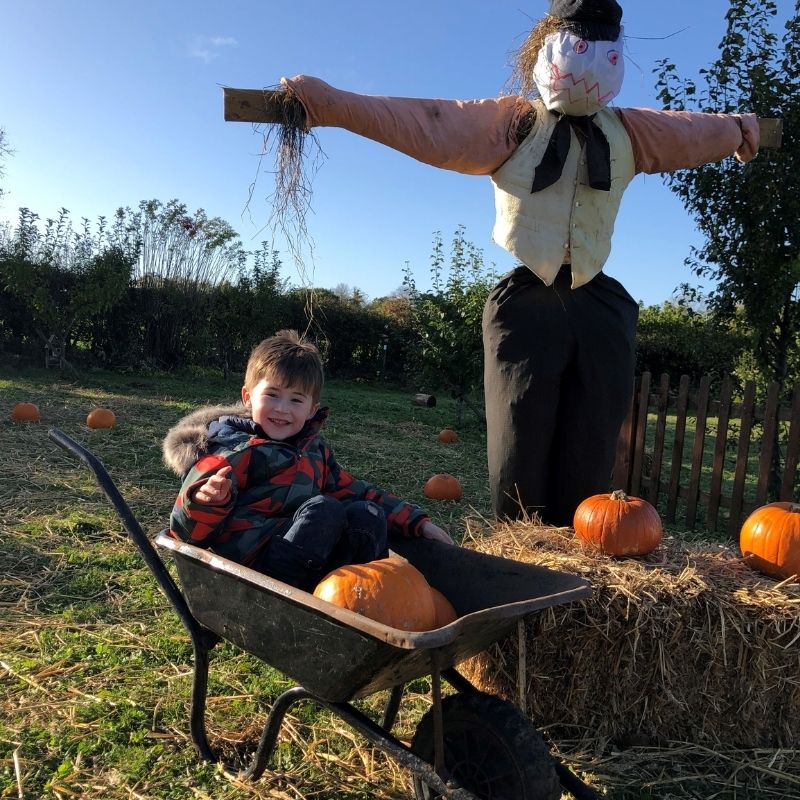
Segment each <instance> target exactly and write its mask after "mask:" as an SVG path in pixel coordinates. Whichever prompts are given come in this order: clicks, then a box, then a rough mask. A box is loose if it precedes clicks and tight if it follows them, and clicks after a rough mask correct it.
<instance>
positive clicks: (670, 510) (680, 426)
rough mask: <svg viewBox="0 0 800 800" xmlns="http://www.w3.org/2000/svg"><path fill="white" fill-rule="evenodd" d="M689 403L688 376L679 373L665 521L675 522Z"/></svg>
mask: <svg viewBox="0 0 800 800" xmlns="http://www.w3.org/2000/svg"><path fill="white" fill-rule="evenodd" d="M688 405H689V376H688V375H681V382H680V385H679V387H678V408H677V417H676V419H675V444H674V446H673V448H672V463H671V464H670V470H669V494H668V496H667V522H675V511H676V509H677V507H678V495H679V494H680V489H681V466H682V464H683V437H684V435H685V433H686V410H687V408H688Z"/></svg>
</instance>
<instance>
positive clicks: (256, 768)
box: [239, 686, 316, 781]
mask: <svg viewBox="0 0 800 800" xmlns="http://www.w3.org/2000/svg"><path fill="white" fill-rule="evenodd" d="M309 698H311V699H312V700H313V699H316V698H315V697H314V695H312V694H311V693H310V692H308V691H307V690H306V689H304V688H303V687H302V686H293V687H292V688H291V689H287V690H286V691H285V692H284V693H283V694H282V695H281V696H280V697H278V699H277V700H276V701H275V702H274V703H273V704H272V709H271V710H270V712H269V714H268V715H267V721H266V722H265V723H264V730H263V732H262V733H261V740H260V741H259V743H258V747H257V748H256V752H255V753H254V754H253V760H252V761H251V762H250V766H249V767H248V768H247V769H246V770H243V771H242V772H240V773H239V777H240V778H243V779H247V778H249V779H251V780H254V781H255V780H258V779H259V778H260V777H261V776H262V775H263V774H264V770H265V769H266V768H267V763H268V762H269V759H270V757H271V756H272V752H273V750H275V743H276V742H277V741H278V733H279V732H280V729H281V724H282V723H283V718H284V717H285V716H286V714H287V713H288V711H289V709H290V708H291V707H292V706H293V705H295V703H299V702H300V701H301V700H307V699H309Z"/></svg>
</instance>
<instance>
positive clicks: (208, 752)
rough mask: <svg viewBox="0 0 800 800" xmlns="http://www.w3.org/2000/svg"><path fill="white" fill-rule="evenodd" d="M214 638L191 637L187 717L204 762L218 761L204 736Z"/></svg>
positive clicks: (206, 737)
mask: <svg viewBox="0 0 800 800" xmlns="http://www.w3.org/2000/svg"><path fill="white" fill-rule="evenodd" d="M217 641H218V638H217V637H216V636H213V637H206V636H204V635H203V634H202V633H200V634H199V635H194V634H193V635H192V646H193V648H194V679H193V682H192V706H191V711H190V716H189V729H190V731H191V734H192V741H193V742H194V745H195V747H196V748H197V752H198V753H199V754H200V758H202V759H203V760H204V761H214V762H216V761H218V760H219V759H218V758H217V756H216V754H215V753H214V751H213V750H212V749H211V745H209V743H208V736H207V735H206V697H207V695H208V653H209V651H210V649H211V648H212V647H213V646H214V645H215V644H216V643H217Z"/></svg>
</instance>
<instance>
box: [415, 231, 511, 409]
mask: <svg viewBox="0 0 800 800" xmlns="http://www.w3.org/2000/svg"><path fill="white" fill-rule="evenodd" d="M495 282H496V275H495V274H494V272H493V271H492V270H491V269H490V268H489V269H487V268H486V267H485V266H484V263H483V251H482V250H480V248H478V247H476V246H475V245H474V244H473V243H472V242H468V241H467V240H466V238H465V229H464V226H463V225H459V226H458V228H457V229H456V232H455V234H454V236H453V241H452V245H451V253H450V266H449V269H446V268H445V255H444V245H443V242H442V234H441V232H439V231H436V232H435V233H434V238H433V252H432V253H431V283H432V287H433V289H432V291H430V292H419V291H418V290H417V286H416V281H415V279H414V275H413V273H412V271H411V269H410V267H409V265H408V264H406V269H405V275H404V280H403V285H404V287H405V288H406V290H407V291H408V292H409V297H410V304H411V327H412V329H413V330H414V332H415V334H416V336H417V340H418V342H419V345H418V362H419V367H420V372H421V374H422V377H423V379H426V380H429V381H430V382H432V383H433V384H438V385H441V384H442V382H444V384H445V385H446V386H447V388H449V389H450V390H451V391H452V392H453V395H454V396H455V397H456V398H457V399H458V422H459V424H460V422H461V416H462V413H463V406H464V405H465V404H467V405H470V407H471V408H472V409H473V411H475V413H476V415H477V416H479V417H480V418H481V419H482V418H483V417H482V414H481V413H480V412H479V411H477V409H476V408H475V407H474V406H473V405H472V403H471V401H470V399H469V394H470V392H472V391H474V390H476V389H478V388H480V387H481V386H482V383H483V337H482V329H481V320H482V317H483V307H484V305H485V304H486V298H487V297H488V295H489V292H490V291H491V288H492V286H494V284H495Z"/></svg>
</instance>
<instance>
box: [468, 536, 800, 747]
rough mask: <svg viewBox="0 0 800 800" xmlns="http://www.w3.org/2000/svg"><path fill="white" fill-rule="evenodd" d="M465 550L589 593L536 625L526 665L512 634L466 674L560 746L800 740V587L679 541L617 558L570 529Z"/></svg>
mask: <svg viewBox="0 0 800 800" xmlns="http://www.w3.org/2000/svg"><path fill="white" fill-rule="evenodd" d="M466 546H468V547H474V548H475V549H478V550H481V551H483V552H489V553H494V554H496V555H502V556H505V557H507V558H514V559H517V560H520V561H526V562H532V563H536V564H540V565H542V566H547V567H551V568H553V569H560V570H565V571H568V572H573V573H577V574H579V575H581V576H582V577H585V578H587V579H588V580H589V581H590V582H591V583H592V586H593V594H592V597H591V598H589V599H586V600H583V601H580V602H576V603H572V604H569V605H564V606H557V607H555V608H551V609H547V610H545V611H543V612H539V613H538V614H534V615H532V616H531V617H529V618H527V619H526V620H525V634H524V636H525V638H524V641H523V647H522V648H521V649H522V653H520V647H519V641H520V637H519V636H511V637H509V638H508V639H506V640H504V641H502V642H499V643H497V644H495V645H494V646H492V647H491V648H490V649H489V650H487V651H486V652H485V653H483V654H481V655H480V656H477V657H476V658H474V659H472V660H471V661H470V662H467V664H466V665H464V667H465V674H467V676H468V677H470V679H472V680H473V681H474V682H475V683H476V684H477V685H479V686H481V687H482V688H484V689H485V690H486V691H489V692H492V693H494V694H498V695H500V696H503V697H506V698H507V699H509V700H511V701H514V702H519V701H520V699H522V703H523V705H524V707H525V710H526V712H527V713H528V714H529V715H530V716H531V718H532V719H533V720H535V721H536V724H537V725H538V726H539V727H542V728H546V729H548V730H549V732H550V734H551V735H552V736H554V737H559V736H561V737H565V738H569V739H575V738H585V739H593V740H595V741H598V740H600V741H604V742H606V743H608V742H612V743H614V744H616V745H621V746H630V745H639V746H643V745H645V746H658V745H660V744H663V743H665V742H674V741H681V742H694V743H697V744H703V745H707V746H715V745H717V744H720V743H724V744H725V745H726V746H733V747H741V748H781V747H783V748H786V747H792V746H796V745H797V742H798V741H800V585H798V584H797V583H792V582H789V581H784V582H783V583H776V582H775V581H772V580H770V579H769V578H767V577H764V576H762V575H760V574H759V573H757V572H754V571H753V570H751V569H750V568H749V567H748V566H747V565H746V564H745V563H744V562H743V560H742V559H741V558H740V557H739V555H738V553H737V552H736V551H735V550H734V549H733V548H731V547H726V546H724V545H720V544H715V543H692V544H687V543H685V542H683V541H681V540H678V539H675V538H672V537H665V540H664V542H663V544H662V545H661V546H660V547H659V548H658V549H657V550H656V551H655V552H654V553H651V554H650V555H649V556H646V557H644V558H640V559H633V558H622V559H620V558H610V557H607V556H603V555H601V554H598V553H596V552H593V551H590V550H588V549H586V547H585V546H584V545H582V544H581V543H580V542H579V541H578V540H577V539H576V538H575V536H574V533H573V531H572V530H571V529H568V528H547V527H542V526H537V525H535V524H531V523H517V524H509V525H505V526H501V527H499V528H498V529H497V530H496V531H494V532H493V533H492V534H491V535H486V534H483V535H481V536H475V537H472V540H471V541H468V542H467V544H466ZM521 656H522V658H521ZM521 660H524V668H523V669H522V670H520V669H518V664H519V662H520V661H521ZM520 671H522V672H524V682H523V683H522V684H520V683H519V682H518V674H519V672H520Z"/></svg>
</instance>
